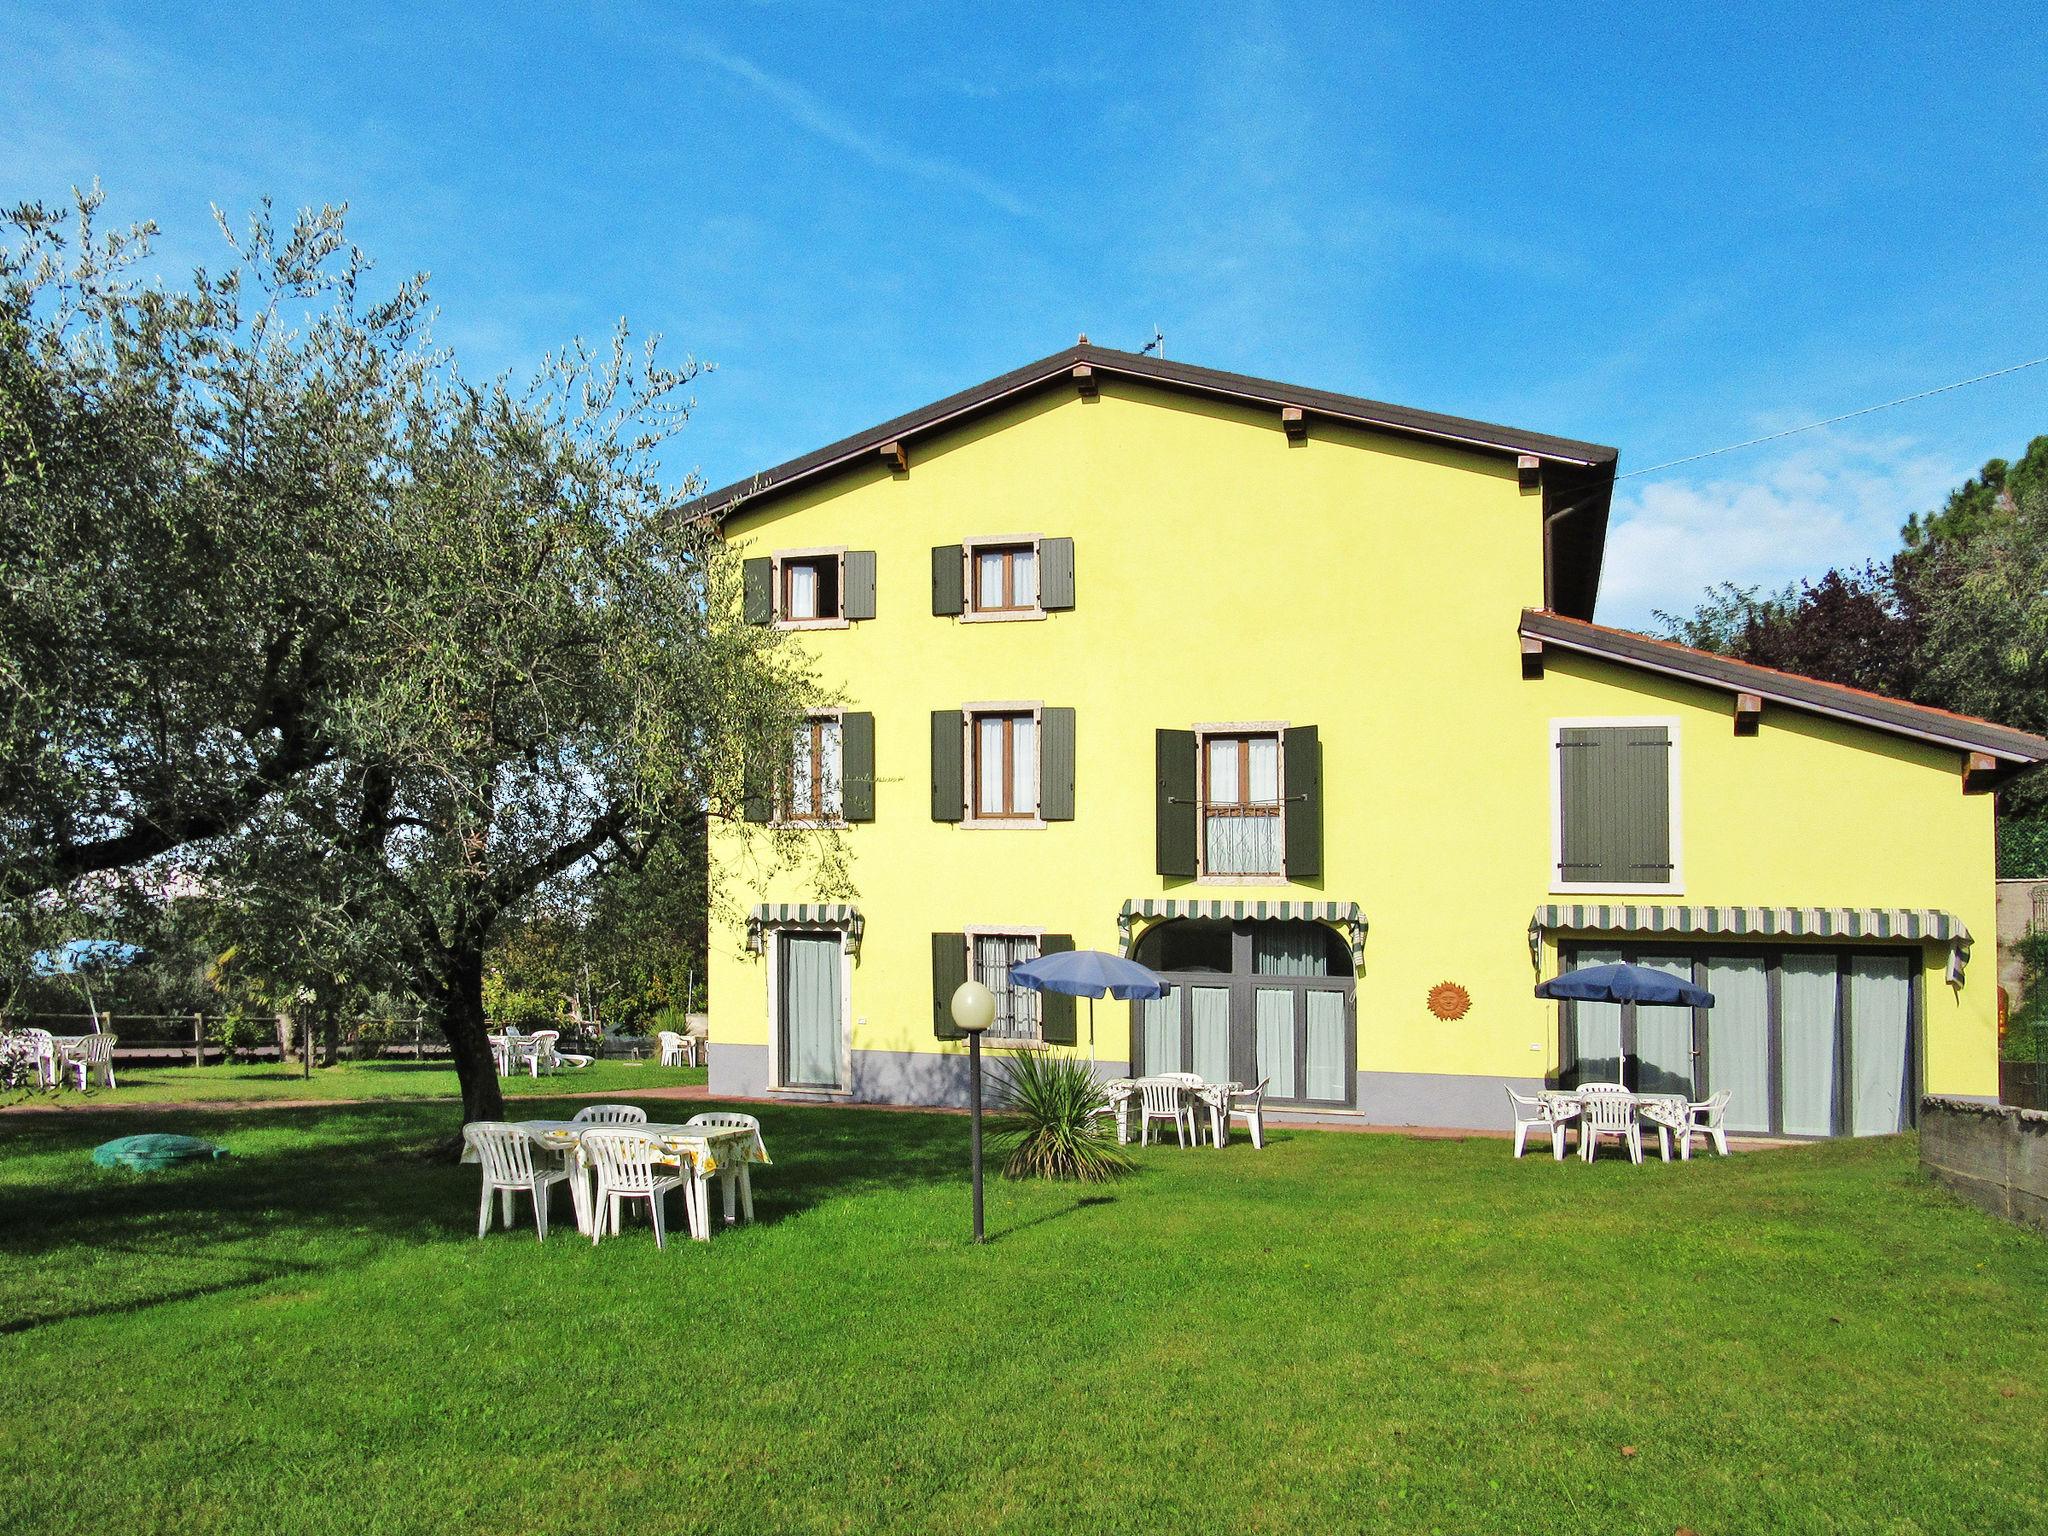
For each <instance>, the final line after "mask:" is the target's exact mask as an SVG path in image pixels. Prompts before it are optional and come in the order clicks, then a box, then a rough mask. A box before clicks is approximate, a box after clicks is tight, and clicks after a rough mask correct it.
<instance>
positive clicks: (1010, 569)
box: [973, 544, 1038, 613]
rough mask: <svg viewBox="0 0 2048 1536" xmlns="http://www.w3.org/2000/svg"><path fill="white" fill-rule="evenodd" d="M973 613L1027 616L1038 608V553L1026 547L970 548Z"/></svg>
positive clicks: (991, 546)
mask: <svg viewBox="0 0 2048 1536" xmlns="http://www.w3.org/2000/svg"><path fill="white" fill-rule="evenodd" d="M973 607H974V611H975V612H976V613H1031V612H1035V611H1036V610H1037V608H1038V551H1037V550H1036V549H1035V548H1033V547H1032V546H1031V545H1029V544H981V545H976V546H975V548H974V591H973Z"/></svg>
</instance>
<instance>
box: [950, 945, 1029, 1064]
mask: <svg viewBox="0 0 2048 1536" xmlns="http://www.w3.org/2000/svg"><path fill="white" fill-rule="evenodd" d="M967 942H968V944H969V945H970V946H971V948H972V951H973V952H972V954H971V955H970V956H969V959H970V961H971V962H972V965H971V970H970V972H969V974H971V975H972V976H973V977H974V979H975V980H976V981H978V982H980V983H981V984H982V985H983V986H984V987H987V988H988V989H989V991H991V992H993V993H995V995H996V1020H995V1023H993V1024H992V1025H990V1026H989V1030H988V1043H989V1044H991V1045H995V1044H1004V1043H1014V1042H1017V1041H1027V1040H1036V1039H1038V1038H1039V1031H1038V996H1039V995H1038V994H1037V993H1036V992H1034V991H1032V990H1031V989H1030V988H1028V987H1014V986H1012V985H1011V984H1010V967H1011V966H1013V965H1022V964H1023V963H1024V962H1025V961H1026V960H1036V959H1037V958H1038V936H1037V935H1036V934H1023V933H970V934H969V935H968V936H967Z"/></svg>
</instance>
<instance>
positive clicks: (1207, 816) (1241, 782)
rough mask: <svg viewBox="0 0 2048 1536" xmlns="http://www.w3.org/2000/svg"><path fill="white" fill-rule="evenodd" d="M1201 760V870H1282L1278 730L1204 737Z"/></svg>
mask: <svg viewBox="0 0 2048 1536" xmlns="http://www.w3.org/2000/svg"><path fill="white" fill-rule="evenodd" d="M1201 763H1202V791H1201V793H1202V873H1203V874H1205V875H1257V876H1277V875H1279V874H1280V872H1281V849H1282V847H1283V846H1284V838H1283V827H1282V822H1283V819H1284V818H1283V816H1282V804H1281V799H1280V736H1279V733H1278V732H1276V731H1263V732H1258V733H1247V734H1245V735H1216V736H1205V737H1203V738H1202V759H1201Z"/></svg>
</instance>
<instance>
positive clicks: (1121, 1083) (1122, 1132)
mask: <svg viewBox="0 0 2048 1536" xmlns="http://www.w3.org/2000/svg"><path fill="white" fill-rule="evenodd" d="M1162 1082H1167V1080H1166V1079H1165V1078H1162V1077H1157V1076H1146V1077H1115V1078H1111V1079H1110V1080H1109V1081H1108V1082H1107V1083H1105V1084H1103V1086H1104V1087H1105V1088H1107V1089H1108V1090H1109V1095H1110V1104H1111V1106H1112V1107H1113V1108H1114V1109H1115V1111H1116V1139H1117V1141H1118V1142H1119V1143H1123V1142H1128V1141H1129V1140H1130V1131H1129V1110H1130V1105H1131V1101H1132V1100H1133V1099H1135V1098H1137V1097H1138V1095H1139V1093H1140V1092H1141V1091H1142V1090H1143V1089H1144V1087H1145V1085H1146V1084H1147V1083H1162ZM1168 1086H1170V1087H1174V1088H1178V1089H1180V1090H1181V1092H1182V1093H1183V1094H1185V1095H1186V1096H1187V1097H1189V1098H1192V1099H1196V1100H1198V1101H1199V1102H1200V1103H1201V1105H1202V1107H1203V1108H1204V1109H1206V1110H1208V1112H1209V1129H1210V1131H1211V1133H1212V1134H1211V1139H1212V1142H1213V1144H1214V1145H1216V1146H1219V1147H1220V1146H1222V1145H1223V1139H1224V1137H1225V1135H1226V1134H1228V1132H1227V1127H1228V1126H1229V1124H1230V1096H1231V1095H1232V1094H1233V1093H1237V1092H1240V1091H1242V1089H1243V1088H1244V1084H1242V1083H1240V1082H1237V1081H1235V1080H1234V1079H1233V1080H1232V1081H1230V1082H1223V1083H1210V1082H1203V1083H1183V1082H1181V1081H1179V1079H1178V1078H1175V1079H1173V1080H1172V1081H1171V1082H1170V1083H1168Z"/></svg>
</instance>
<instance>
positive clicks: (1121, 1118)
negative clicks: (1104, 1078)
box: [1089, 1083, 1137, 1146]
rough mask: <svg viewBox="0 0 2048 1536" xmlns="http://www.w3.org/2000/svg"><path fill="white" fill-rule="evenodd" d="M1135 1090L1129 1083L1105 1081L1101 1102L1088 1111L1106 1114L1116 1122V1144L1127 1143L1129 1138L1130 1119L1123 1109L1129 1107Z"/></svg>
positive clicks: (1125, 1109) (1093, 1114) (1092, 1113)
mask: <svg viewBox="0 0 2048 1536" xmlns="http://www.w3.org/2000/svg"><path fill="white" fill-rule="evenodd" d="M1136 1092H1137V1090H1136V1089H1135V1088H1133V1087H1132V1086H1131V1085H1130V1084H1129V1083H1106V1084H1104V1085H1103V1089H1102V1102H1101V1103H1100V1104H1099V1105H1097V1106H1096V1107H1095V1108H1094V1109H1092V1110H1090V1111H1089V1114H1090V1115H1091V1116H1095V1115H1107V1116H1109V1118H1110V1119H1111V1120H1113V1121H1115V1122H1116V1141H1117V1145H1118V1146H1123V1145H1125V1144H1127V1143H1128V1142H1129V1141H1130V1139H1131V1119H1130V1116H1129V1115H1128V1114H1127V1113H1125V1111H1127V1110H1128V1109H1129V1108H1130V1105H1131V1098H1132V1096H1133V1095H1134V1094H1135V1093H1136Z"/></svg>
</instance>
